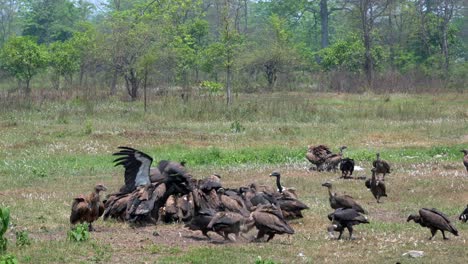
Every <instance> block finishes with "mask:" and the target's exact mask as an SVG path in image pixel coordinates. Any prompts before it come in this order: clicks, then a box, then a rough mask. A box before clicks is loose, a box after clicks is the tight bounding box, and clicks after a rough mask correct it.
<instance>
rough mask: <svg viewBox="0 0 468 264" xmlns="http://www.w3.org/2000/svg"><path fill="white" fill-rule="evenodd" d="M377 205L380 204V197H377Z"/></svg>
mask: <svg viewBox="0 0 468 264" xmlns="http://www.w3.org/2000/svg"><path fill="white" fill-rule="evenodd" d="M377 203H380V195H377Z"/></svg>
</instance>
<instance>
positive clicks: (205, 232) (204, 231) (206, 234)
mask: <svg viewBox="0 0 468 264" xmlns="http://www.w3.org/2000/svg"><path fill="white" fill-rule="evenodd" d="M202 234H203V235H204V236H206V237H207V238H208V239H210V240H211V237H210V236H209V235H208V231H206V230H203V231H202Z"/></svg>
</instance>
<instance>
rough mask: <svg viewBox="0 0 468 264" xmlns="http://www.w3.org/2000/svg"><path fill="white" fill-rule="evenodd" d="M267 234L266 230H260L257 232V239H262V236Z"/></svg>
mask: <svg viewBox="0 0 468 264" xmlns="http://www.w3.org/2000/svg"><path fill="white" fill-rule="evenodd" d="M264 235H265V231H263V230H259V231H258V234H257V241H260V239H261V238H263V236H264Z"/></svg>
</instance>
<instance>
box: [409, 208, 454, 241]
mask: <svg viewBox="0 0 468 264" xmlns="http://www.w3.org/2000/svg"><path fill="white" fill-rule="evenodd" d="M411 220H413V221H414V222H415V223H418V224H419V225H421V226H423V227H427V228H429V229H430V230H431V233H432V236H431V237H430V238H429V240H432V238H433V237H434V236H435V234H436V233H437V230H440V231H441V232H442V236H443V238H444V239H448V238H447V237H445V231H448V232H450V233H452V234H454V235H455V236H458V231H457V229H456V228H455V227H454V226H453V225H452V223H451V222H450V219H449V218H448V217H447V216H446V215H445V214H444V213H442V212H440V211H439V210H437V209H435V208H432V209H427V208H422V209H421V210H419V215H417V214H411V215H410V216H408V219H407V220H406V221H407V222H409V221H411Z"/></svg>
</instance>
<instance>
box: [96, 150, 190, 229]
mask: <svg viewBox="0 0 468 264" xmlns="http://www.w3.org/2000/svg"><path fill="white" fill-rule="evenodd" d="M119 149H120V150H119V152H116V153H114V154H113V155H116V156H120V157H118V158H117V159H116V160H114V162H116V164H115V165H116V166H117V165H122V166H123V167H124V168H125V185H124V186H123V187H122V188H120V191H119V192H117V193H114V194H111V195H109V196H108V197H107V200H106V201H105V211H104V219H107V218H108V217H112V218H116V219H121V220H125V221H130V222H138V223H143V222H151V223H155V222H156V220H157V219H158V218H159V211H160V208H161V207H163V206H164V205H165V203H166V200H167V198H168V197H169V196H170V195H173V194H179V195H184V194H188V193H189V192H190V191H191V190H192V183H193V179H192V177H191V175H190V174H189V173H187V172H186V170H185V166H184V164H183V163H178V162H173V161H166V160H163V161H161V162H159V164H158V168H157V171H158V172H159V174H158V176H157V177H155V178H150V167H151V163H152V161H153V159H152V158H151V157H150V156H149V155H147V154H145V153H143V152H141V151H139V150H136V149H133V148H129V147H119Z"/></svg>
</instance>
